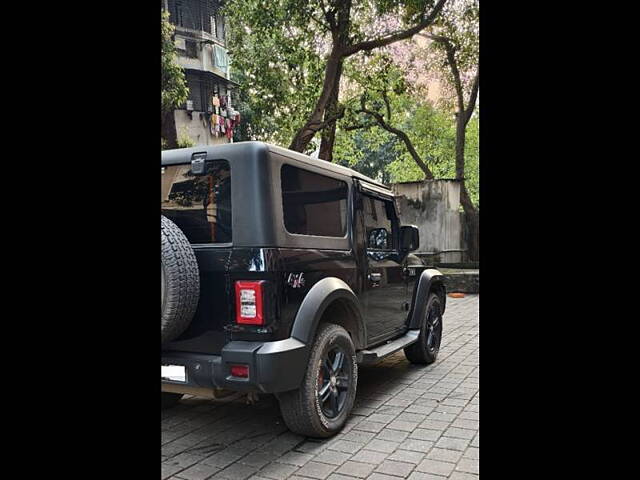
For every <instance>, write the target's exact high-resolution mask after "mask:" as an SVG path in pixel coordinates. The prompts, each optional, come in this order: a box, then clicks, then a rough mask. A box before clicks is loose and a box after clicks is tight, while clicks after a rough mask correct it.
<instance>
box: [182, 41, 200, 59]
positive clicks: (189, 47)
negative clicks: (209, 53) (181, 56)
mask: <svg viewBox="0 0 640 480" xmlns="http://www.w3.org/2000/svg"><path fill="white" fill-rule="evenodd" d="M185 50H186V55H187V57H189V58H198V44H197V43H196V42H194V41H192V40H187V41H186V42H185Z"/></svg>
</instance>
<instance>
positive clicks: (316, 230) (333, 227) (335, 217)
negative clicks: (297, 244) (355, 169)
mask: <svg viewBox="0 0 640 480" xmlns="http://www.w3.org/2000/svg"><path fill="white" fill-rule="evenodd" d="M281 180H282V182H281V183H282V206H283V209H284V212H283V213H284V225H285V228H286V229H287V231H288V232H289V233H297V234H300V235H315V236H323V237H344V236H345V235H346V225H347V194H348V191H349V190H348V187H347V184H346V182H343V181H340V180H336V179H334V178H330V177H325V176H324V175H319V174H317V173H312V172H309V171H307V170H303V169H301V168H296V167H292V166H291V165H283V166H282V171H281Z"/></svg>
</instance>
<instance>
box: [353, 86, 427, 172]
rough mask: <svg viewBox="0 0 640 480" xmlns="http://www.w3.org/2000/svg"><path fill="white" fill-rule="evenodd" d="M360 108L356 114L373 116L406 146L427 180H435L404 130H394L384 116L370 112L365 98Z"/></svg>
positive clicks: (361, 101)
mask: <svg viewBox="0 0 640 480" xmlns="http://www.w3.org/2000/svg"><path fill="white" fill-rule="evenodd" d="M360 107H361V108H360V110H357V111H356V113H366V114H368V115H371V116H372V117H373V118H375V120H376V122H377V123H378V125H380V127H382V128H383V129H385V130H386V131H387V132H389V133H393V134H394V135H395V136H397V137H399V138H400V139H401V140H402V141H403V142H404V144H405V145H406V147H407V150H409V154H410V155H411V157H412V158H413V160H414V161H415V162H416V164H417V165H418V167H420V170H422V171H423V172H424V175H425V178H426V179H427V180H433V173H432V172H431V170H430V169H429V167H428V166H427V164H426V163H424V162H423V161H422V158H420V155H418V152H417V151H416V149H415V147H414V146H413V143H412V142H411V139H410V138H409V136H408V135H407V134H406V133H404V132H403V131H402V130H399V129H397V128H394V127H392V126H391V125H389V124H388V123H387V122H385V121H384V118H383V117H382V115H380V114H379V113H378V112H374V111H373V110H368V109H367V108H366V105H365V100H364V97H362V98H361V99H360Z"/></svg>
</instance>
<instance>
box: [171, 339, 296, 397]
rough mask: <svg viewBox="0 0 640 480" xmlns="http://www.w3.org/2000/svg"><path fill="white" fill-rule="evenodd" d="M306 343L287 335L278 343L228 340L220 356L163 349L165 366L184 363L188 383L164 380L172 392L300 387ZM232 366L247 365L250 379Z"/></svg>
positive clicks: (262, 390)
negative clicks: (233, 372) (237, 374)
mask: <svg viewBox="0 0 640 480" xmlns="http://www.w3.org/2000/svg"><path fill="white" fill-rule="evenodd" d="M307 354H308V352H307V346H306V345H305V344H304V343H302V342H300V341H298V340H296V339H295V338H288V339H286V340H280V341H277V342H265V343H262V342H240V341H236V342H229V343H228V344H227V345H225V347H224V348H223V349H222V352H221V354H220V355H203V354H194V353H186V352H162V361H161V364H162V365H182V366H184V367H185V369H186V382H173V381H169V380H166V379H162V384H163V386H164V385H167V386H169V385H170V386H171V387H170V388H171V389H172V391H178V390H180V387H181V386H182V387H187V388H185V389H184V390H185V392H187V391H195V390H197V389H215V388H225V389H229V390H238V391H248V392H250V391H254V392H263V393H276V392H285V391H287V390H294V389H296V388H298V387H299V386H300V383H301V382H302V378H303V377H304V373H305V368H306V363H307ZM231 365H247V366H248V367H249V377H248V378H238V377H234V376H232V375H231Z"/></svg>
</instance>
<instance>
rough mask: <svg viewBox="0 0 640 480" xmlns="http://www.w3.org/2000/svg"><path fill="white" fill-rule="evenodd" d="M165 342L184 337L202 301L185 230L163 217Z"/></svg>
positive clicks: (198, 277)
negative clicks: (199, 302) (180, 336)
mask: <svg viewBox="0 0 640 480" xmlns="http://www.w3.org/2000/svg"><path fill="white" fill-rule="evenodd" d="M161 230H162V310H161V313H162V343H163V344H164V343H166V342H170V341H171V340H174V339H176V338H177V337H178V336H179V335H180V334H182V333H183V332H184V331H185V330H186V328H187V327H188V326H189V323H190V322H191V319H192V318H193V315H194V314H195V311H196V308H197V306H198V300H199V298H200V273H199V271H198V262H197V260H196V256H195V253H194V252H193V248H191V244H190V243H189V240H188V239H187V237H186V236H185V234H184V233H182V230H180V228H179V227H178V226H177V225H176V224H175V223H173V222H172V221H171V220H169V219H168V218H167V217H165V216H162V219H161Z"/></svg>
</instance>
